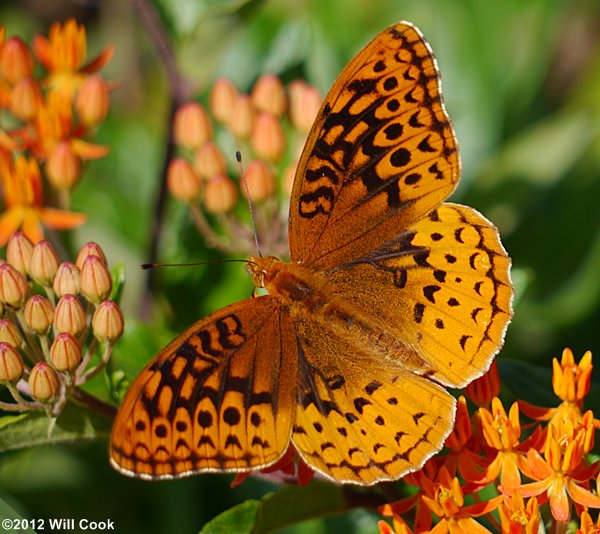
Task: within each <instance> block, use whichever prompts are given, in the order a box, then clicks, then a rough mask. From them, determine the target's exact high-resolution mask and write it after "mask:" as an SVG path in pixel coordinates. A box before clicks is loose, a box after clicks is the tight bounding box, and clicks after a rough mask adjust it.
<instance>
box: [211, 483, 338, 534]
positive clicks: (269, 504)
mask: <svg viewBox="0 0 600 534" xmlns="http://www.w3.org/2000/svg"><path fill="white" fill-rule="evenodd" d="M348 509H349V507H348V505H347V504H346V501H345V499H344V492H343V488H342V487H341V486H334V485H333V484H328V483H325V482H313V483H311V484H309V485H308V486H303V487H301V486H288V487H285V488H283V489H281V490H280V491H277V492H274V493H269V494H268V495H266V496H265V497H263V499H262V501H254V500H252V501H246V502H245V503H243V504H240V505H238V506H234V507H233V508H230V509H229V510H227V511H226V512H223V513H222V514H220V515H218V516H217V517H215V518H214V519H213V520H212V521H210V522H209V523H207V524H206V525H205V526H204V528H203V529H202V530H201V531H200V534H221V533H226V532H236V533H240V534H244V533H248V534H250V533H251V534H268V533H270V532H276V531H279V530H281V529H282V528H285V527H289V526H290V525H294V524H296V523H301V522H304V521H308V520H310V519H315V518H320V517H325V516H330V515H335V514H340V513H342V512H345V511H347V510H348Z"/></svg>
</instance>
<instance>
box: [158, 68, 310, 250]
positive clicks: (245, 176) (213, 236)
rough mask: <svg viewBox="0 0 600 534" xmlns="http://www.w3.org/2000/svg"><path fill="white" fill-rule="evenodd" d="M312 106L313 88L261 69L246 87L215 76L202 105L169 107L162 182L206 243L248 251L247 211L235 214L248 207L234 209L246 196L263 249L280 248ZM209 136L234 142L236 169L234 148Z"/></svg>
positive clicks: (250, 245)
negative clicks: (169, 140) (168, 151)
mask: <svg viewBox="0 0 600 534" xmlns="http://www.w3.org/2000/svg"><path fill="white" fill-rule="evenodd" d="M320 106H321V96H320V94H319V91H318V90H317V89H316V88H315V87H312V86H311V85H309V84H308V83H306V82H304V81H301V80H296V81H293V82H292V83H290V84H289V85H288V86H287V87H284V85H283V84H282V82H281V81H280V80H279V78H277V77H276V76H273V75H264V76H262V77H260V78H259V79H258V80H257V81H256V83H255V84H254V87H252V89H251V91H250V92H249V94H245V93H243V92H240V91H239V90H238V89H237V88H236V87H235V86H234V85H233V84H232V83H231V82H230V81H229V80H226V79H220V80H218V81H217V82H215V84H214V86H213V87H212V89H211V91H210V94H209V98H208V106H207V107H204V106H203V105H202V104H200V103H198V102H191V103H188V104H186V105H184V106H182V107H181V108H180V109H179V110H178V111H177V113H176V116H175V122H174V125H173V131H174V138H175V142H176V143H177V145H178V147H179V149H180V156H179V157H177V158H175V159H174V160H173V161H171V164H170V166H169V169H168V176H167V183H168V186H169V191H170V192H171V194H172V195H173V196H174V197H175V198H177V199H179V200H181V201H182V202H185V203H186V204H187V205H188V206H189V207H190V209H191V211H192V214H193V216H194V218H195V221H196V223H197V227H198V229H199V231H200V232H201V233H202V234H203V235H204V237H205V238H206V241H207V243H208V244H209V245H213V246H216V247H219V248H221V249H223V250H226V251H229V252H238V253H240V252H242V253H247V252H251V251H253V250H254V239H253V237H252V235H253V234H252V230H251V229H250V228H249V217H247V216H244V215H243V214H247V213H248V209H247V208H245V209H244V210H236V207H237V206H238V203H240V202H244V203H246V197H247V196H248V195H249V196H250V200H251V201H252V203H253V209H254V210H255V212H256V217H255V220H256V224H257V228H256V230H257V232H258V237H259V240H260V241H261V244H262V245H263V247H264V248H265V249H267V252H268V253H274V254H279V255H281V254H285V253H286V251H287V239H286V235H287V232H286V229H285V225H286V224H287V223H286V221H287V206H288V199H289V195H290V193H291V188H292V184H293V179H294V175H295V171H296V167H297V165H298V157H299V154H300V151H301V149H302V146H303V144H304V142H305V139H306V136H307V134H308V132H309V131H310V128H311V127H312V123H313V121H314V119H315V117H316V115H317V113H318V111H319V108H320ZM217 139H218V140H219V141H220V143H222V142H223V140H225V142H224V143H223V144H225V143H227V144H228V145H229V146H230V147H235V148H237V147H239V149H240V153H241V154H242V158H243V160H242V166H241V168H240V166H238V164H237V163H236V162H235V159H234V155H235V154H234V150H235V148H228V149H227V150H223V148H221V147H220V146H218V145H217V143H216V140H217ZM227 141H229V142H227ZM238 212H239V213H241V214H242V216H241V217H239V216H238ZM209 221H210V222H209ZM218 223H222V224H221V227H220V229H217V228H215V225H216V224H218Z"/></svg>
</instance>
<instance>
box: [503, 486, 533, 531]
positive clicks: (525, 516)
mask: <svg viewBox="0 0 600 534" xmlns="http://www.w3.org/2000/svg"><path fill="white" fill-rule="evenodd" d="M498 512H499V513H500V520H501V522H502V533H503V534H504V533H506V534H537V533H538V532H539V531H540V530H539V528H540V512H539V504H538V500H537V497H531V498H530V499H528V500H527V504H525V501H524V499H523V497H522V496H521V494H520V493H519V492H518V491H515V492H514V493H513V494H512V495H511V496H505V498H504V500H503V501H502V503H501V504H500V506H499V507H498Z"/></svg>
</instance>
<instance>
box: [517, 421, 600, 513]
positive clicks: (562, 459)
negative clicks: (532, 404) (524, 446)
mask: <svg viewBox="0 0 600 534" xmlns="http://www.w3.org/2000/svg"><path fill="white" fill-rule="evenodd" d="M547 430H548V432H547V436H546V445H545V448H544V454H543V456H542V455H541V454H540V453H539V452H538V451H536V450H535V449H533V448H532V449H529V450H528V452H527V460H528V464H529V466H528V467H529V470H530V472H531V477H532V478H534V480H535V482H530V483H527V484H523V485H521V486H520V487H519V488H518V490H519V492H520V493H521V495H523V497H530V496H533V495H542V496H544V497H545V498H547V499H548V500H549V502H550V510H551V512H552V516H553V517H554V519H556V520H557V521H560V522H566V521H569V519H570V517H571V505H572V503H574V504H576V505H579V506H581V507H584V506H585V507H588V508H600V497H598V496H597V495H595V494H594V493H592V492H590V491H589V489H587V488H586V486H587V485H588V481H589V480H591V479H593V478H594V477H595V476H596V475H597V474H598V469H599V468H600V462H597V463H595V464H592V465H589V464H588V462H587V460H586V457H585V456H586V455H587V454H588V453H589V452H590V450H591V447H592V445H593V436H594V432H595V427H594V418H593V413H592V412H591V411H588V412H586V414H585V415H584V416H583V417H582V420H581V422H580V424H577V423H574V422H573V421H572V420H568V421H566V422H564V423H563V422H554V423H550V424H549V425H548V428H547ZM509 493H510V491H509Z"/></svg>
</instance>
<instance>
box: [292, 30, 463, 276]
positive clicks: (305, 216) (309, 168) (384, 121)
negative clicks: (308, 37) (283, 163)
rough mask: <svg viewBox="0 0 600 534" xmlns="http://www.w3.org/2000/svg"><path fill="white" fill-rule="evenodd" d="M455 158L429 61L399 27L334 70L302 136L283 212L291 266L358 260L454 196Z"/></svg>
mask: <svg viewBox="0 0 600 534" xmlns="http://www.w3.org/2000/svg"><path fill="white" fill-rule="evenodd" d="M459 172H460V161H459V157H458V149H457V144H456V139H455V136H454V132H453V129H452V125H451V123H450V119H449V118H448V116H447V114H446V111H445V109H444V105H443V102H442V96H441V92H440V79H439V73H438V69H437V64H436V61H435V58H434V56H433V53H432V52H431V49H430V48H429V46H428V45H427V43H426V41H425V40H424V38H423V36H422V35H421V33H420V32H419V30H417V29H416V28H415V27H414V26H412V25H410V24H408V23H399V24H396V25H394V26H391V27H390V28H388V29H387V30H385V31H383V32H382V33H381V34H379V35H378V36H377V37H375V39H373V41H371V42H370V43H369V44H368V45H367V46H366V47H365V48H364V49H363V50H362V51H361V52H359V54H358V55H357V56H356V57H355V58H354V59H353V60H352V61H351V62H350V63H349V64H348V65H347V66H346V68H345V69H344V70H343V71H342V73H341V74H340V76H339V77H338V79H337V80H336V82H335V84H334V85H333V87H332V88H331V90H330V91H329V94H328V95H327V97H326V98H325V101H324V103H323V106H322V108H321V110H320V112H319V115H318V117H317V119H316V121H315V123H314V125H313V128H312V130H311V132H310V134H309V137H308V140H307V143H306V146H305V148H304V151H303V153H302V157H301V159H300V163H299V165H298V171H297V174H296V179H295V182H294V189H293V192H292V200H291V205H290V206H291V207H290V226H289V238H290V251H291V257H292V261H294V262H297V263H306V264H311V265H314V266H316V267H320V268H325V267H332V266H335V265H339V264H341V263H345V262H347V261H350V260H353V259H356V258H360V257H362V256H363V255H365V254H366V253H368V252H369V251H371V250H373V249H374V248H376V247H377V246H379V245H381V244H382V243H384V242H386V241H388V240H389V239H391V238H392V237H393V236H395V235H397V234H398V232H399V231H400V230H401V229H404V228H407V227H408V226H409V225H410V224H411V223H413V222H414V221H416V220H418V219H419V218H421V217H422V216H424V215H425V214H427V213H428V212H429V211H431V210H432V209H433V208H435V207H436V206H437V205H438V204H439V203H440V202H442V201H443V200H444V199H445V198H446V197H448V195H449V194H450V193H451V192H452V191H453V190H454V188H455V186H456V183H457V181H458V178H459Z"/></svg>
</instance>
